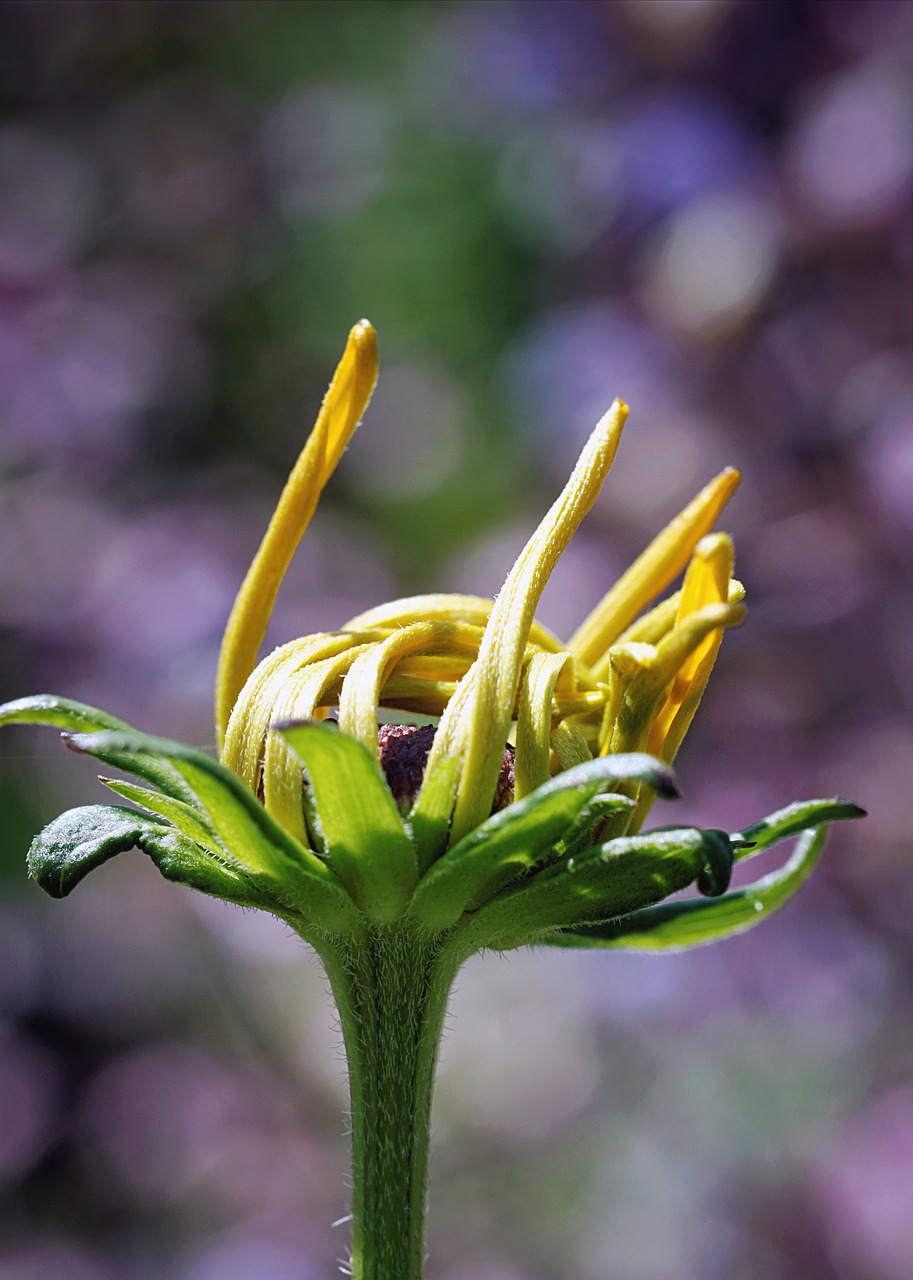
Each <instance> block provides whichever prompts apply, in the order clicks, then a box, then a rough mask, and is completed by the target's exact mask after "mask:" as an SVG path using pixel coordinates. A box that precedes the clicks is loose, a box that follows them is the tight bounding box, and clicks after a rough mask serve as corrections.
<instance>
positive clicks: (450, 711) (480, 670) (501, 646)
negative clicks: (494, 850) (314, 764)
mask: <svg viewBox="0 0 913 1280" xmlns="http://www.w3.org/2000/svg"><path fill="white" fill-rule="evenodd" d="M627 414H628V410H627V406H626V405H624V404H622V403H621V401H619V400H616V401H615V403H614V404H613V405H612V407H611V409H609V411H608V413H606V415H605V416H604V417H603V418H602V420H601V421H600V422H599V424H598V425H597V427H596V429H595V431H594V432H593V434H592V435H591V437H590V439H589V441H588V442H587V445H586V447H585V449H584V451H583V453H582V454H581V457H580V460H579V461H578V463H577V466H576V467H575V468H574V471H573V473H572V475H571V478H570V480H569V481H568V483H567V485H566V486H565V489H564V491H563V492H562V494H561V496H560V497H559V498H558V500H557V501H556V502H555V503H554V505H553V506H552V508H551V509H550V511H549V512H548V514H547V515H546V517H545V519H544V520H543V521H542V523H541V524H540V525H539V528H538V529H537V530H536V532H535V533H534V534H533V536H532V538H531V539H530V540H529V542H528V543H527V545H526V547H525V548H524V549H523V551H522V552H521V553H520V556H519V558H518V560H517V562H516V564H515V565H514V567H513V569H512V570H511V571H510V573H509V574H508V577H507V581H506V582H505V584H504V587H503V589H502V590H501V593H500V595H499V596H498V599H497V601H496V602H495V605H494V608H493V609H492V611H491V615H490V617H489V619H488V625H487V626H486V628H485V635H484V637H483V639H482V644H481V647H480V649H479V657H478V660H477V661H476V663H475V664H474V665H473V667H472V670H471V671H470V672H469V674H468V675H467V676H466V677H465V679H464V680H463V681H462V682H461V684H460V686H459V688H458V689H457V691H456V693H455V694H454V696H453V697H452V698H451V700H450V703H449V704H448V706H447V709H446V711H445V712H444V715H443V716H442V718H441V722H440V725H439V727H438V732H437V735H436V737H435V740H434V746H433V747H432V750H431V755H430V756H429V759H428V766H427V767H428V771H429V772H430V771H432V770H433V769H434V768H435V767H436V766H437V765H438V764H439V762H440V761H441V760H442V759H444V758H445V757H446V756H449V755H452V756H456V757H457V758H458V759H459V760H460V762H461V765H460V776H459V781H458V783H457V792H456V803H455V806H454V813H453V823H452V828H451V833H450V840H451V843H455V842H456V841H458V840H459V839H461V838H462V837H463V836H464V835H465V834H466V833H467V832H468V831H471V830H472V829H473V827H476V826H478V825H479V823H481V822H482V821H484V819H485V818H486V817H487V816H488V814H489V812H490V811H491V799H492V796H493V794H494V789H495V786H496V783H497V777H498V772H499V770H500V766H501V758H502V755H503V752H504V743H505V741H506V739H507V733H508V730H509V728H510V723H511V719H512V717H513V713H514V705H515V701H516V697H517V688H518V685H519V680H520V672H521V668H522V664H523V660H524V654H525V651H526V646H527V642H528V640H529V635H530V628H531V626H532V622H533V615H534V613H535V610H536V606H537V605H538V603H539V598H540V596H541V594H542V590H543V588H544V587H545V584H546V582H547V581H548V577H549V574H550V573H551V571H552V569H553V568H554V566H555V563H556V561H557V560H558V557H559V556H560V555H561V553H562V551H563V550H564V548H565V547H566V546H567V544H568V542H569V541H570V539H571V537H572V535H573V534H574V532H575V530H576V529H577V526H578V525H579V524H580V522H581V520H582V519H583V517H584V516H585V515H586V513H587V512H588V511H589V509H590V507H591V506H592V504H593V501H594V499H595V497H596V495H597V493H598V492H599V489H600V487H601V486H602V482H603V480H604V479H605V477H606V474H607V473H608V470H609V467H610V466H611V464H612V460H613V458H614V456H615V450H616V448H617V447H618V441H619V439H620V437H621V431H622V428H623V426H624V423H625V419H626V418H627Z"/></svg>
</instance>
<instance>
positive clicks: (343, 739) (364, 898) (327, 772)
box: [274, 723, 418, 924]
mask: <svg viewBox="0 0 913 1280" xmlns="http://www.w3.org/2000/svg"><path fill="white" fill-rule="evenodd" d="M274 727H275V728H276V729H277V730H278V732H280V733H281V734H282V736H283V737H284V738H285V740H286V742H288V744H289V746H290V747H291V748H292V750H293V751H294V752H295V753H296V755H298V756H299V757H300V758H301V760H302V762H303V763H304V766H305V769H306V771H307V779H308V782H309V784H310V786H311V787H312V788H313V793H314V801H315V805H316V813H317V817H318V820H319V824H320V828H321V833H322V836H323V839H324V840H325V842H326V847H327V851H328V857H329V859H330V861H331V862H332V865H333V867H334V868H335V869H336V872H337V874H338V875H339V878H340V880H341V881H342V882H343V884H344V885H345V886H346V888H347V889H348V891H349V893H350V894H351V895H352V899H353V900H354V902H355V903H356V905H357V906H359V907H360V908H361V910H362V911H363V912H364V914H365V915H366V916H367V917H368V919H369V920H372V921H373V922H374V923H375V924H387V923H389V922H390V921H391V920H395V919H396V918H397V917H398V916H399V915H401V914H402V912H403V909H404V908H405V906H406V903H407V902H408V901H409V898H410V896H411V894H412V890H413V889H414V888H415V882H416V879H417V877H418V867H417V864H416V860H415V851H414V849H413V847H412V841H411V840H410V839H409V836H408V835H407V834H406V829H405V827H404V826H403V821H402V818H401V817H400V816H399V811H398V809H397V807H396V803H395V802H394V799H393V796H392V795H391V794H390V789H389V787H388V786H387V784H386V781H385V780H384V776H383V773H382V772H381V770H380V767H379V766H378V764H377V761H376V760H374V759H373V757H372V756H371V753H370V751H369V750H368V749H367V747H366V746H365V745H364V743H363V742H359V741H358V739H357V738H352V737H350V736H349V735H348V734H346V733H342V732H340V731H339V730H338V729H333V728H330V726H328V725H321V724H314V723H305V724H282V725H276V726H274Z"/></svg>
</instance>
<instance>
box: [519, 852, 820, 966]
mask: <svg viewBox="0 0 913 1280" xmlns="http://www.w3.org/2000/svg"><path fill="white" fill-rule="evenodd" d="M826 836H827V828H826V827H817V828H815V827H813V828H811V829H809V830H807V831H803V832H802V834H801V836H800V838H799V841H798V843H797V845H796V849H795V851H794V852H793V855H792V857H791V858H790V859H789V861H788V862H787V863H786V864H785V865H784V866H783V867H781V868H780V869H779V870H777V871H773V872H771V873H770V875H767V876H764V877H763V879H761V880H758V881H757V883H755V884H752V885H748V886H746V887H745V888H743V889H736V890H734V891H733V892H732V893H727V894H725V895H724V896H723V897H722V898H716V899H714V900H713V901H711V902H694V901H688V902H669V903H663V904H661V905H660V906H657V907H648V908H647V909H646V910H643V911H635V912H634V914H633V915H630V916H628V917H627V918H626V919H624V920H614V921H611V922H610V923H608V924H598V925H583V926H580V927H578V928H576V929H568V930H564V931H562V932H561V933H556V934H553V935H552V936H551V937H546V938H541V939H540V942H543V943H546V944H547V945H548V946H552V947H613V948H615V949H616V950H619V951H685V950H687V949H688V948H689V947H701V946H704V945H706V944H707V943H708V942H716V941H718V940H720V939H722V938H731V937H734V936H735V935H736V934H739V933H745V932H746V930H748V929H753V928H754V927H755V925H757V924H760V923H761V922H762V920H767V919H768V918H769V917H770V916H771V915H773V913H774V912H775V911H779V909H780V907H782V906H784V905H785V904H786V903H787V902H789V900H790V898H792V897H793V896H794V895H795V894H796V893H798V891H799V889H801V887H802V885H803V884H804V883H805V881H806V880H807V879H808V877H809V876H810V875H811V873H812V871H813V870H814V868H815V865H816V863H817V861H818V859H819V857H820V856H821V850H822V849H823V847H824V842H825V839H826Z"/></svg>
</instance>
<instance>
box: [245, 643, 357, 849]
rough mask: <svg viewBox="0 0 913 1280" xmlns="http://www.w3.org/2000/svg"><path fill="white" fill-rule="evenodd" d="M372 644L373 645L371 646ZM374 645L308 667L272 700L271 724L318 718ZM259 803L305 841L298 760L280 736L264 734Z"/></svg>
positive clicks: (350, 649) (288, 829)
mask: <svg viewBox="0 0 913 1280" xmlns="http://www.w3.org/2000/svg"><path fill="white" fill-rule="evenodd" d="M375 643H376V642H375ZM374 647H375V646H374V644H369V645H353V646H352V647H351V648H349V649H348V650H346V651H345V652H344V653H339V654H336V655H335V656H334V657H331V658H324V659H322V660H321V661H320V662H314V663H311V664H310V665H309V666H307V667H303V668H302V669H301V670H300V671H297V672H296V673H295V674H294V676H293V677H292V678H291V679H290V680H288V681H286V682H285V683H284V684H283V685H282V688H281V690H280V692H279V696H278V697H277V698H276V700H275V702H274V704H273V709H272V716H271V723H272V724H277V723H280V722H282V721H284V720H313V719H317V718H320V708H321V706H322V705H327V704H329V705H332V704H333V703H335V702H336V701H337V700H338V698H339V691H340V686H341V684H342V681H343V679H344V678H345V675H346V672H347V671H348V670H349V669H350V668H351V666H352V664H353V663H354V662H355V661H356V659H357V658H358V657H359V656H360V655H361V654H363V653H365V652H366V651H367V650H368V649H371V648H374ZM263 803H264V805H265V807H266V810H267V812H268V813H269V814H271V815H272V817H274V818H275V819H276V821H277V822H280V823H281V824H282V826H284V827H285V829H286V830H287V831H290V832H291V833H292V835H293V836H295V837H296V838H297V839H299V840H302V841H306V838H307V828H306V826H305V821H304V806H303V795H302V775H301V759H300V757H299V756H298V755H296V753H295V752H294V751H293V750H292V748H291V747H290V746H289V745H288V743H287V742H286V740H285V738H284V737H283V736H282V734H281V733H276V732H275V731H274V730H271V731H269V732H268V733H267V734H266V738H265V741H264V744H263Z"/></svg>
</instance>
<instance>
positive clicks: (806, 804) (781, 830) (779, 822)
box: [732, 797, 866, 859]
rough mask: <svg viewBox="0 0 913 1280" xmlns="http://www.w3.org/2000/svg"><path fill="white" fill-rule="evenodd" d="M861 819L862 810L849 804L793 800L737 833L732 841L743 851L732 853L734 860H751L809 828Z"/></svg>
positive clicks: (849, 802) (850, 802)
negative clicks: (848, 819) (739, 845)
mask: <svg viewBox="0 0 913 1280" xmlns="http://www.w3.org/2000/svg"><path fill="white" fill-rule="evenodd" d="M865 816H866V812H865V809H861V808H860V807H859V805H858V804H853V803H852V801H850V800H839V799H838V798H837V797H834V798H833V799H830V800H797V801H796V802H795V804H788V805H787V806H786V808H785V809H779V810H778V811H777V812H776V813H772V814H770V815H769V817H767V818H762V819H761V820H760V822H753V823H752V824H751V826H750V827H746V828H745V830H744V831H739V832H737V834H736V835H734V836H733V837H732V839H733V842H735V841H738V840H741V841H744V842H745V847H743V849H742V850H740V851H738V852H737V853H736V858H737V859H743V858H753V857H754V856H755V855H756V854H758V853H762V852H763V851H764V850H765V849H769V848H770V846H771V845H772V844H776V843H777V841H779V840H785V839H787V837H789V836H795V835H798V834H799V832H800V831H807V830H808V829H809V828H810V827H820V826H822V825H823V824H824V823H827V822H839V821H842V820H845V819H847V818H864V817H865ZM749 846H750V847H749Z"/></svg>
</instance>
